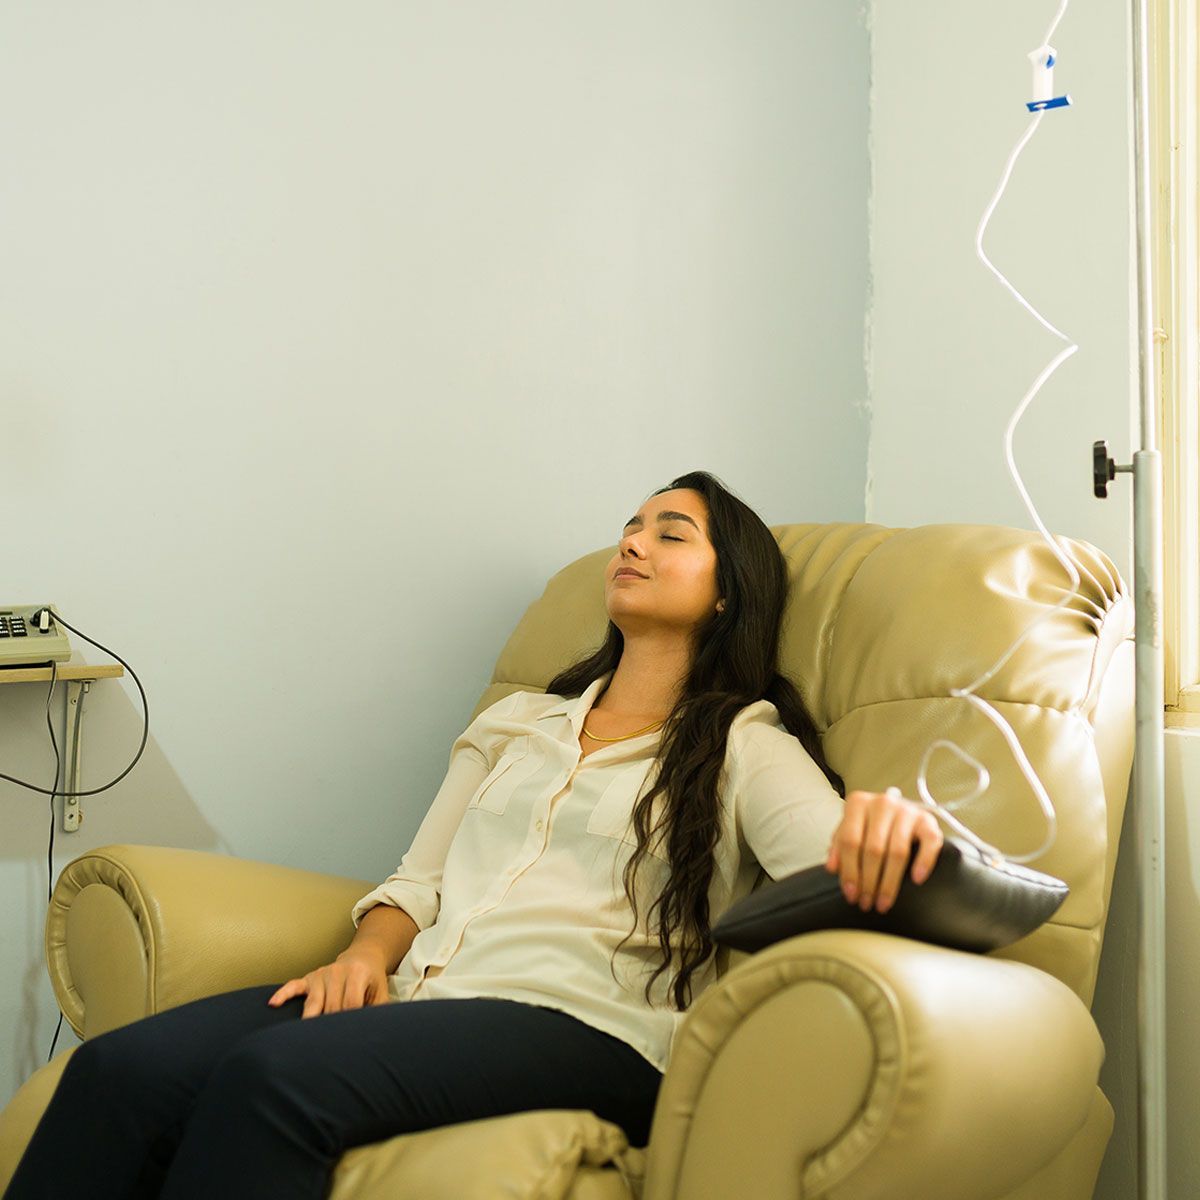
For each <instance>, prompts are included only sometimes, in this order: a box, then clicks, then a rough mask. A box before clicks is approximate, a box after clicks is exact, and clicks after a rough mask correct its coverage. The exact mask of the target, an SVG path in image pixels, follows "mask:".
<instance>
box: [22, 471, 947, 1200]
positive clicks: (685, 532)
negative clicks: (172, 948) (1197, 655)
mask: <svg viewBox="0 0 1200 1200" xmlns="http://www.w3.org/2000/svg"><path fill="white" fill-rule="evenodd" d="M787 586H788V583H787V572H786V566H785V563H784V559H783V556H782V553H781V552H780V549H779V546H778V543H777V542H776V541H775V538H774V536H773V535H772V533H771V532H770V530H769V529H768V528H767V527H766V526H765V525H764V524H763V523H762V521H761V520H760V519H759V518H758V516H757V515H756V514H755V513H754V512H753V511H752V510H751V509H750V508H749V507H747V506H746V505H745V504H744V503H743V502H742V501H741V500H739V499H738V498H737V497H735V496H733V495H732V494H731V493H730V492H729V491H728V490H726V489H725V488H724V487H723V486H722V485H721V483H720V482H719V481H718V480H717V479H715V478H714V477H713V476H712V475H710V474H708V473H707V472H703V471H695V472H691V473H689V474H687V475H683V476H680V477H679V478H677V479H675V480H673V481H672V483H671V484H670V485H669V486H668V487H666V488H663V489H660V490H659V491H658V492H655V493H654V494H653V495H652V496H651V497H650V498H649V500H648V501H647V502H646V503H645V504H643V506H642V507H641V508H640V509H639V510H638V511H637V512H636V513H635V514H634V515H633V517H631V518H630V520H629V521H628V522H627V523H626V524H625V526H624V529H623V531H622V533H621V537H620V541H619V544H618V547H617V551H616V553H615V554H614V555H613V557H612V559H611V560H610V561H609V563H608V565H607V567H606V570H605V582H604V587H605V605H606V608H607V611H608V615H609V618H610V622H609V626H608V630H607V636H606V638H605V640H604V643H603V644H602V645H601V646H600V648H599V649H598V650H597V651H596V652H595V653H593V654H591V655H589V656H588V657H586V658H584V659H583V660H582V661H579V662H577V663H575V664H574V665H572V666H570V667H568V668H567V669H566V670H564V671H563V672H562V673H560V674H559V675H558V676H556V677H555V678H554V679H552V680H551V681H550V683H549V685H548V686H547V689H546V692H545V693H532V692H516V693H513V694H512V695H509V696H506V697H505V698H504V699H502V700H500V701H498V702H497V703H495V704H493V705H491V706H490V707H489V708H488V709H487V710H485V711H484V712H483V713H481V714H480V715H479V716H478V717H477V718H476V719H475V720H474V721H473V722H472V723H471V725H470V726H469V727H468V728H467V730H465V731H464V733H463V734H462V736H461V737H460V738H459V739H458V740H457V741H456V742H455V743H454V746H453V748H452V751H451V757H450V767H449V770H448V771H447V774H446V778H445V780H444V782H443V784H442V787H441V788H440V789H439V791H438V794H437V796H436V797H435V798H434V801H433V803H432V805H431V806H430V809H429V812H428V813H427V814H426V817H425V819H424V820H423V822H422V824H421V827H420V829H419V830H418V832H417V835H416V837H415V838H414V839H413V843H412V846H411V848H410V849H409V851H408V853H407V854H406V855H405V856H404V858H403V859H402V861H401V863H400V865H399V867H398V868H397V870H396V872H395V873H393V875H392V876H390V877H389V878H388V879H387V880H385V881H384V883H382V884H381V885H380V886H379V887H378V888H376V889H374V890H373V891H372V892H370V893H368V895H367V896H364V897H363V898H362V899H361V900H359V901H358V902H357V903H356V904H355V906H354V909H353V910H352V913H351V917H352V920H353V922H354V924H355V927H356V932H355V935H354V938H353V940H352V941H351V943H350V945H349V946H348V947H347V948H346V949H345V950H344V951H343V952H342V953H341V954H339V955H338V956H337V958H336V960H335V961H334V962H333V963H330V964H327V965H324V966H320V967H316V968H314V969H313V970H312V971H310V972H308V974H306V975H305V976H303V977H302V978H296V979H290V980H288V981H287V982H285V983H283V984H282V985H278V986H276V985H274V984H270V985H266V986H263V987H251V988H245V989H241V990H239V991H234V992H227V993H224V994H222V995H218V996H211V997H207V998H205V999H202V1000H198V1001H195V1002H193V1003H190V1004H184V1005H180V1006H179V1007H177V1008H174V1009H170V1010H168V1011H166V1012H163V1013H158V1014H155V1015H154V1016H151V1017H147V1018H144V1019H142V1020H140V1021H136V1022H134V1023H132V1024H131V1025H128V1026H124V1027H122V1028H120V1029H116V1030H113V1031H110V1032H109V1033H106V1034H103V1035H101V1036H99V1037H96V1038H92V1039H90V1040H89V1041H87V1042H85V1043H84V1044H83V1045H82V1046H81V1047H80V1048H79V1049H78V1050H77V1051H76V1052H75V1054H74V1055H73V1056H72V1058H71V1060H70V1061H69V1063H68V1064H67V1067H66V1070H65V1071H64V1073H63V1076H62V1079H61V1081H60V1083H59V1086H58V1089H57V1091H56V1093H55V1095H54V1097H53V1099H52V1101H51V1103H50V1105H49V1107H48V1109H47V1111H46V1114H45V1116H44V1117H43V1119H42V1121H41V1123H40V1124H39V1126H38V1129H37V1131H36V1132H35V1134H34V1137H33V1139H32V1141H31V1142H30V1145H29V1147H28V1148H27V1150H26V1153H25V1155H24V1157H23V1158H22V1161H21V1163H20V1165H19V1166H18V1168H17V1172H16V1175H15V1176H14V1178H13V1181H12V1184H11V1185H10V1188H9V1190H8V1191H7V1192H6V1194H5V1195H6V1197H7V1198H8V1200H32V1198H33V1197H49V1196H57V1195H63V1194H79V1195H88V1196H90V1197H97V1198H99V1197H108V1196H111V1197H127V1196H161V1197H164V1198H166V1200H185V1198H187V1200H191V1198H200V1197H211V1196H214V1195H220V1196H221V1197H222V1198H223V1200H233V1198H234V1197H239V1196H246V1197H250V1196H254V1197H261V1196H263V1195H281V1196H282V1195H287V1196H295V1197H301V1196H313V1197H317V1196H323V1195H326V1194H327V1191H328V1186H329V1177H330V1173H331V1171H332V1169H333V1167H334V1165H335V1164H336V1162H337V1160H338V1158H339V1157H340V1156H341V1154H342V1153H343V1152H344V1151H345V1150H346V1149H348V1148H349V1147H351V1146H356V1145H362V1144H365V1143H370V1142H375V1141H381V1140H384V1139H386V1138H388V1137H391V1136H394V1135H395V1134H398V1133H403V1132H413V1131H416V1130H420V1129H427V1128H431V1127H433V1126H437V1125H444V1124H450V1123H454V1122H457V1121H465V1120H474V1119H479V1118H481V1117H487V1116H492V1115H497V1114H500V1113H507V1112H516V1111H528V1110H532V1109H541V1108H583V1109H590V1110H592V1111H594V1112H595V1113H597V1114H598V1115H599V1116H601V1117H603V1118H605V1119H608V1120H611V1121H613V1122H615V1123H617V1124H619V1125H620V1126H621V1127H622V1128H623V1129H624V1130H625V1131H626V1133H627V1134H628V1136H629V1139H630V1142H631V1144H633V1145H645V1144H646V1142H647V1141H648V1138H649V1128H650V1120H651V1117H652V1115H653V1110H654V1103H655V1098H656V1096H657V1094H658V1088H659V1084H660V1082H661V1079H662V1074H663V1072H664V1071H665V1069H666V1066H667V1063H668V1061H669V1058H670V1048H671V1045H672V1042H673V1039H674V1036H675V1034H676V1032H677V1031H678V1028H679V1026H680V1025H681V1023H682V1021H683V1018H684V1015H685V1013H686V1011H687V1008H688V1006H689V1004H690V1003H691V1001H692V1000H693V999H694V997H695V996H696V995H698V994H699V993H700V992H701V991H703V989H704V988H705V987H707V986H708V984H709V983H711V982H712V980H713V979H714V978H715V959H714V954H713V951H714V946H713V943H712V940H711V936H710V917H712V916H715V915H717V914H719V912H720V911H723V909H724V908H725V907H727V906H728V905H729V904H730V903H731V902H732V901H733V900H735V899H738V898H740V896H741V895H744V894H745V893H746V891H748V890H749V887H750V885H751V883H752V882H753V879H754V877H755V875H756V874H757V872H758V869H759V866H760V865H761V866H762V867H763V868H764V869H765V870H766V871H767V873H768V874H770V875H771V876H772V877H773V878H778V877H780V876H781V875H784V874H789V873H791V872H792V871H796V870H799V869H801V868H802V867H805V866H809V865H811V864H812V863H814V862H818V861H820V860H821V857H822V855H823V854H824V856H825V866H826V868H827V869H828V870H830V871H833V872H838V873H839V874H840V877H841V881H842V885H843V888H844V890H845V894H846V897H847V899H848V900H849V901H850V902H857V903H858V904H859V905H860V906H861V907H862V908H863V909H864V910H865V909H867V908H869V907H870V906H871V905H872V904H874V905H875V906H876V907H877V908H878V909H879V910H880V911H884V910H886V909H887V907H889V905H890V904H891V902H892V900H893V899H894V897H895V895H896V892H897V890H898V888H899V886H900V881H901V878H902V875H903V871H904V867H905V863H906V861H907V859H908V856H909V852H910V849H911V845H912V842H913V840H914V839H916V840H919V842H920V847H919V850H918V853H917V855H916V857H915V859H914V866H913V872H912V877H913V879H914V880H915V881H916V882H918V883H919V882H921V881H922V880H923V879H924V878H925V877H926V876H927V875H928V872H929V870H930V869H931V867H932V866H933V863H934V861H935V860H936V857H937V854H938V851H939V849H940V847H941V845H942V835H941V832H940V829H939V827H938V825H937V822H936V821H935V820H934V818H933V817H932V816H931V815H930V814H929V813H928V812H927V811H925V810H924V809H922V808H920V807H919V806H917V805H916V804H914V803H912V802H911V801H908V800H905V799H903V798H899V797H892V796H888V795H885V794H881V793H866V792H852V793H851V794H850V796H849V797H847V798H846V801H845V802H844V803H843V801H842V799H841V791H842V788H841V782H840V780H839V779H838V777H837V776H836V775H835V774H834V773H833V772H832V771H831V770H830V769H829V767H828V766H827V765H826V764H825V762H824V759H823V757H822V754H821V747H820V741H819V738H818V736H817V733H816V730H815V728H814V726H813V724H812V721H811V720H810V718H809V717H808V715H807V713H806V712H805V709H804V705H803V702H802V699H801V697H800V695H799V693H798V692H797V690H796V689H795V687H794V686H793V685H792V684H791V683H790V682H788V681H787V680H786V679H784V678H783V677H782V676H781V675H779V674H778V673H777V671H776V659H777V654H778V648H779V638H780V627H781V623H782V618H783V612H784V605H785V600H786V596H787ZM618 867H620V868H621V878H620V881H619V882H618V881H617V868H618ZM631 917H632V924H631V923H630V918H631ZM417 1000H420V1001H431V1002H430V1003H408V1002H409V1001H417ZM318 1016H320V1017H322V1018H323V1019H322V1020H319V1021H313V1020H311V1018H314V1017H318ZM80 1114H85V1119H84V1120H83V1121H80V1120H79V1115H80ZM90 1114H103V1115H104V1119H103V1120H102V1121H95V1120H87V1119H86V1115H90ZM64 1146H70V1153H69V1154H64V1153H63V1149H62V1148H63V1147H64Z"/></svg>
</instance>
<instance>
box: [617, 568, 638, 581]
mask: <svg viewBox="0 0 1200 1200" xmlns="http://www.w3.org/2000/svg"><path fill="white" fill-rule="evenodd" d="M622 575H631V576H633V578H634V579H645V578H646V576H645V575H643V574H642V573H641V572H640V571H635V570H633V568H632V567H622V568H621V569H620V570H619V571H618V572H617V573H616V575H614V576H613V578H614V579H620V578H621V576H622Z"/></svg>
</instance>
